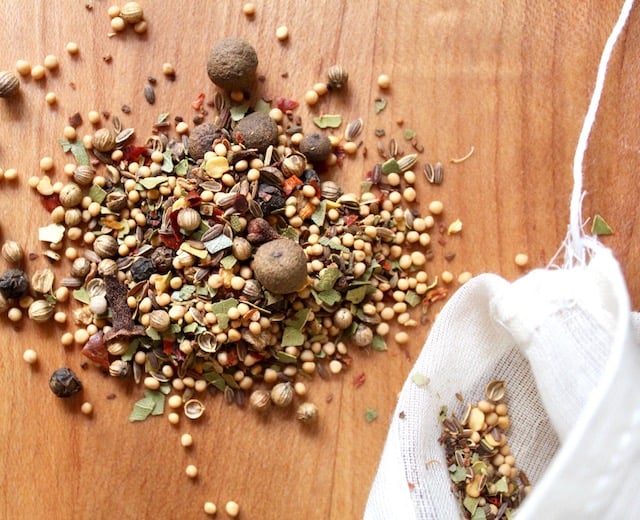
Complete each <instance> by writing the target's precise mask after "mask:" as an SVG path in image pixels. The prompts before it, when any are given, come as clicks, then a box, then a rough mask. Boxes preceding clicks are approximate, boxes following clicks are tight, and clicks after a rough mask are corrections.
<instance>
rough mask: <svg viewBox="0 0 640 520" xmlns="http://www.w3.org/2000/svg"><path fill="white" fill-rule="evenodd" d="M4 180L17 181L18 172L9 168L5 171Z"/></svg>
mask: <svg viewBox="0 0 640 520" xmlns="http://www.w3.org/2000/svg"><path fill="white" fill-rule="evenodd" d="M4 178H5V180H7V181H15V180H16V179H17V178H18V170H16V169H15V168H7V169H6V170H5V171H4Z"/></svg>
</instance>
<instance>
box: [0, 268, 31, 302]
mask: <svg viewBox="0 0 640 520" xmlns="http://www.w3.org/2000/svg"><path fill="white" fill-rule="evenodd" d="M28 289H29V280H27V276H26V275H25V274H24V271H23V270H22V269H7V270H6V271H5V272H4V273H2V275H1V276H0V292H1V293H2V296H4V297H5V298H16V299H17V298H22V297H23V296H24V294H25V293H26V292H27V290H28Z"/></svg>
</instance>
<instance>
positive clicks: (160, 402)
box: [144, 385, 168, 415]
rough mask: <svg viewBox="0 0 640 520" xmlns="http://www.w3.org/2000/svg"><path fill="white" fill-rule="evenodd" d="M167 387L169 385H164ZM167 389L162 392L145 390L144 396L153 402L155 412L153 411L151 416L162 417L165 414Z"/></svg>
mask: <svg viewBox="0 0 640 520" xmlns="http://www.w3.org/2000/svg"><path fill="white" fill-rule="evenodd" d="M163 386H165V387H167V386H168V385H163ZM166 393H167V392H166V388H165V389H164V391H163V389H162V388H161V389H160V390H145V391H144V396H145V398H149V399H151V400H152V401H153V410H151V415H162V414H163V413H164V400H165V394H166Z"/></svg>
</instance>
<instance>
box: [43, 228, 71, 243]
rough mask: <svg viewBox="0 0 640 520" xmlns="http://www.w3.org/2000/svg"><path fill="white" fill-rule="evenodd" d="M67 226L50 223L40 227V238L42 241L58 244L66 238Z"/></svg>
mask: <svg viewBox="0 0 640 520" xmlns="http://www.w3.org/2000/svg"><path fill="white" fill-rule="evenodd" d="M64 230H65V227H64V226H63V225H61V224H49V225H48V226H44V227H41V228H38V240H40V242H49V243H51V244H57V243H58V242H61V241H62V239H63V238H64Z"/></svg>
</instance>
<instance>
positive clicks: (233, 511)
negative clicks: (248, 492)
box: [224, 500, 240, 518]
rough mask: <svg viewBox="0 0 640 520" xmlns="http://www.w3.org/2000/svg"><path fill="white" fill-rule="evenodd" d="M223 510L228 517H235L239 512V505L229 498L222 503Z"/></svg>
mask: <svg viewBox="0 0 640 520" xmlns="http://www.w3.org/2000/svg"><path fill="white" fill-rule="evenodd" d="M224 510H225V512H226V513H227V514H228V515H229V516H230V517H232V518H235V517H236V516H238V515H239V514H240V505H239V504H238V503H237V502H234V501H233V500H229V501H228V502H227V503H226V504H225V505H224Z"/></svg>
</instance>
